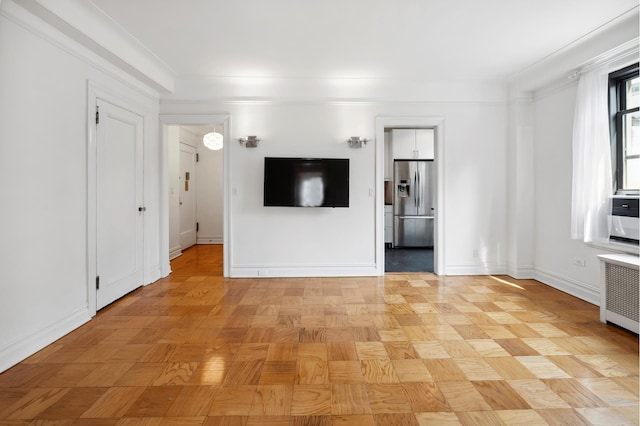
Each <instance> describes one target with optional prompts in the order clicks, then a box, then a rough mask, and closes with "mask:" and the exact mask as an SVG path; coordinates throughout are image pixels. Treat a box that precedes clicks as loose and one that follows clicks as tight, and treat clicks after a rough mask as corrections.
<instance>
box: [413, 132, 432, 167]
mask: <svg viewBox="0 0 640 426" xmlns="http://www.w3.org/2000/svg"><path fill="white" fill-rule="evenodd" d="M416 151H418V156H417V157H416V158H419V159H421V160H433V159H434V156H433V154H434V133H433V129H416Z"/></svg>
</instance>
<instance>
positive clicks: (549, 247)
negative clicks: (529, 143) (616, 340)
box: [532, 25, 638, 304]
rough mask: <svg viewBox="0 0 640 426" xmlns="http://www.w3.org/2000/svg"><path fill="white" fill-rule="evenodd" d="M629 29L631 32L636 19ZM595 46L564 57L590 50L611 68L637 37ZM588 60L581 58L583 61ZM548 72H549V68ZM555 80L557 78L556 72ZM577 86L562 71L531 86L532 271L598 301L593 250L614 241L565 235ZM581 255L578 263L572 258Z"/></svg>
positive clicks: (626, 57)
mask: <svg viewBox="0 0 640 426" xmlns="http://www.w3.org/2000/svg"><path fill="white" fill-rule="evenodd" d="M635 34H636V37H637V25H636V33H635ZM601 46H602V44H597V43H592V44H589V45H581V46H580V49H579V50H580V51H582V53H581V54H580V55H578V54H576V52H568V53H567V57H568V58H572V57H576V56H578V57H584V56H585V51H586V52H591V54H592V55H593V57H592V58H595V60H597V61H600V62H602V61H605V60H606V61H609V62H610V64H609V66H610V69H611V70H612V71H613V70H615V69H619V68H622V67H623V66H624V65H628V64H629V63H630V61H637V48H638V47H637V46H638V39H637V38H635V41H633V40H632V41H631V42H628V41H627V42H625V43H623V44H621V45H620V46H615V47H614V48H612V49H609V48H607V49H605V50H602V47H601ZM598 48H600V50H598ZM578 53H580V52H578ZM559 59H561V58H559ZM591 62H592V61H587V62H586V64H590V63H591ZM583 64H584V62H583V63H573V68H574V69H576V68H579V67H580V66H582V65H583ZM561 71H562V69H556V70H555V72H556V74H557V75H558V76H561V75H562V73H561ZM549 74H550V75H552V73H551V72H550V73H549ZM555 81H556V82H558V81H562V80H560V79H559V78H556V79H555ZM577 87H578V79H576V80H574V81H573V82H572V81H570V80H568V79H567V78H566V74H565V75H564V81H563V82H562V83H555V84H554V83H552V84H550V85H548V86H544V87H539V88H538V90H537V91H536V92H534V98H533V103H532V122H533V139H534V145H533V147H534V149H533V163H534V167H533V179H534V182H535V184H534V188H535V190H534V200H535V202H534V210H533V211H534V226H533V228H534V229H535V236H534V240H533V247H534V259H535V265H534V269H535V274H534V277H535V278H536V279H538V280H539V281H542V282H544V283H546V284H549V285H551V286H554V287H556V288H558V289H561V290H563V291H566V292H568V293H570V294H573V295H575V296H577V297H580V298H582V299H584V300H587V301H590V302H592V303H594V304H599V302H600V290H599V287H600V282H599V279H600V264H599V261H598V259H597V255H598V254H608V253H613V252H615V251H617V250H619V247H614V245H610V246H599V247H594V246H593V245H589V244H586V243H584V242H583V241H581V240H572V239H571V238H570V217H571V185H572V168H573V165H572V132H573V114H574V110H575V104H576V92H577ZM628 250H630V251H634V250H635V251H636V253H637V248H635V249H628ZM582 261H584V264H585V265H584V266H580V265H577V264H576V263H582Z"/></svg>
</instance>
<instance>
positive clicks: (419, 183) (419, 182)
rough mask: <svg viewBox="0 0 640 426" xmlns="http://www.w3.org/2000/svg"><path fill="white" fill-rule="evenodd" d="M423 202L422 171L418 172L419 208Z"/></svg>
mask: <svg viewBox="0 0 640 426" xmlns="http://www.w3.org/2000/svg"><path fill="white" fill-rule="evenodd" d="M421 204H422V179H420V172H418V208H420V205H421Z"/></svg>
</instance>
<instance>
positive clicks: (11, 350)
mask: <svg viewBox="0 0 640 426" xmlns="http://www.w3.org/2000/svg"><path fill="white" fill-rule="evenodd" d="M90 320H91V315H89V310H88V307H87V306H86V305H85V306H82V307H80V308H78V309H77V310H76V311H74V312H71V313H70V314H69V315H67V316H66V317H64V318H61V319H60V320H58V321H56V322H54V323H52V324H50V325H48V326H46V327H44V328H43V329H41V330H36V331H34V332H33V333H31V334H29V335H27V336H24V337H22V338H20V339H17V340H15V341H13V342H10V343H8V344H7V345H5V346H4V347H2V348H0V373H1V372H3V371H5V370H7V369H8V368H11V367H13V366H14V365H16V364H17V363H19V362H20V361H23V360H24V359H26V358H28V357H30V356H31V355H33V354H35V353H36V352H38V351H39V350H41V349H42V348H44V347H45V346H47V345H50V344H52V343H53V342H55V341H56V340H58V339H59V338H61V337H62V336H64V335H66V334H68V333H70V332H72V331H73V330H75V329H76V328H78V327H80V326H81V325H83V324H85V323H87V322H88V321H90Z"/></svg>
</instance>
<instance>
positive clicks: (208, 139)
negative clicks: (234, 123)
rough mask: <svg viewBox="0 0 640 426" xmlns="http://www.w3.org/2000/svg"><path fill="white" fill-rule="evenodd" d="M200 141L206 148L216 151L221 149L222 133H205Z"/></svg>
mask: <svg viewBox="0 0 640 426" xmlns="http://www.w3.org/2000/svg"><path fill="white" fill-rule="evenodd" d="M202 143H204V146H206V147H207V148H209V149H211V150H213V151H218V150H219V149H222V135H221V134H220V133H218V132H211V133H207V134H206V135H204V136H203V137H202Z"/></svg>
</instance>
